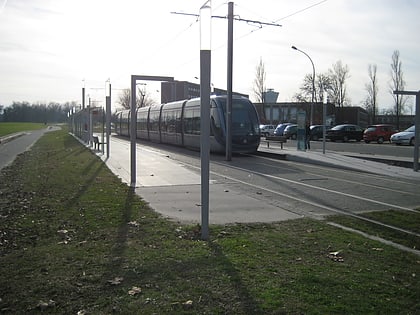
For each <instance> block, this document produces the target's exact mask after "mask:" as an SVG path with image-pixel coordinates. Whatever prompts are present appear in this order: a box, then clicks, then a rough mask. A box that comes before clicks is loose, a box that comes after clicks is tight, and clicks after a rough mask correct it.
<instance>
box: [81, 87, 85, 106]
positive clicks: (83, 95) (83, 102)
mask: <svg viewBox="0 0 420 315" xmlns="http://www.w3.org/2000/svg"><path fill="white" fill-rule="evenodd" d="M82 109H85V87H82Z"/></svg>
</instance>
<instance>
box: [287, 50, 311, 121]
mask: <svg viewBox="0 0 420 315" xmlns="http://www.w3.org/2000/svg"><path fill="white" fill-rule="evenodd" d="M292 49H294V50H297V51H300V52H301V53H302V54H304V55H305V56H306V57H308V58H309V60H310V61H311V64H312V71H313V72H312V103H311V125H312V124H313V120H314V98H315V65H314V62H313V61H312V59H311V57H309V55H308V54H307V53H306V52H304V51H303V50H300V49H299V48H296V46H292Z"/></svg>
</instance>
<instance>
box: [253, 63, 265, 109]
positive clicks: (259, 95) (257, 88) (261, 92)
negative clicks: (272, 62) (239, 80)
mask: <svg viewBox="0 0 420 315" xmlns="http://www.w3.org/2000/svg"><path fill="white" fill-rule="evenodd" d="M265 77H266V73H265V67H264V63H263V61H262V58H260V62H259V63H258V65H257V67H256V71H255V79H254V94H255V98H256V101H257V102H258V103H264V101H265V100H264V96H265V92H266V86H265V84H266V83H265Z"/></svg>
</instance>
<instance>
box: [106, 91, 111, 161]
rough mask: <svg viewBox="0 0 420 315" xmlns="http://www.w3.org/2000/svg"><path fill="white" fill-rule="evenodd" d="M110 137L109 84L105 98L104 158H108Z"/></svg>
mask: <svg viewBox="0 0 420 315" xmlns="http://www.w3.org/2000/svg"><path fill="white" fill-rule="evenodd" d="M110 136H111V83H109V84H108V95H107V96H106V158H109V148H110V144H109V140H110Z"/></svg>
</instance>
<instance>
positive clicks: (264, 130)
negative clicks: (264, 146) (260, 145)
mask: <svg viewBox="0 0 420 315" xmlns="http://www.w3.org/2000/svg"><path fill="white" fill-rule="evenodd" d="M274 130H276V126H274V125H260V132H261V136H263V137H267V136H272V135H274Z"/></svg>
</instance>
